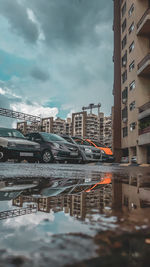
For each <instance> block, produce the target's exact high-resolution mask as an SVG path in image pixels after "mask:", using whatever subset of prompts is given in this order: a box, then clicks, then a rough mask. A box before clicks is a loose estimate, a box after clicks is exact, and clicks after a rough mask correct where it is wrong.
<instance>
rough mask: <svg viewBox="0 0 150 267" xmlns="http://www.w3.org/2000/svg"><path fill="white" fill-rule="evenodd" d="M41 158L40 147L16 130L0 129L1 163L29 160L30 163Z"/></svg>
mask: <svg viewBox="0 0 150 267" xmlns="http://www.w3.org/2000/svg"><path fill="white" fill-rule="evenodd" d="M39 158H40V145H39V144H37V143H35V142H31V141H28V140H27V139H26V138H25V137H24V135H23V134H22V133H20V132H19V131H17V130H15V129H9V128H1V127H0V162H4V161H7V160H8V159H18V160H19V161H21V160H23V159H27V161H29V162H33V161H34V160H38V159H39Z"/></svg>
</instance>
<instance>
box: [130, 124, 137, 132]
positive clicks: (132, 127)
mask: <svg viewBox="0 0 150 267" xmlns="http://www.w3.org/2000/svg"><path fill="white" fill-rule="evenodd" d="M135 127H136V122H132V123H130V131H131V132H132V131H133V130H134V129H135Z"/></svg>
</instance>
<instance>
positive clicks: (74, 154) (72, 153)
mask: <svg viewBox="0 0 150 267" xmlns="http://www.w3.org/2000/svg"><path fill="white" fill-rule="evenodd" d="M70 155H71V156H78V153H77V152H71V153H70Z"/></svg>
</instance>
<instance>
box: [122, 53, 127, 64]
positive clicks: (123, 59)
mask: <svg viewBox="0 0 150 267" xmlns="http://www.w3.org/2000/svg"><path fill="white" fill-rule="evenodd" d="M126 64H127V51H126V52H125V54H124V56H123V57H122V67H125V66H126Z"/></svg>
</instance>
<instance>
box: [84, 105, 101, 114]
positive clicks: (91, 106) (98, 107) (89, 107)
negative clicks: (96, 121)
mask: <svg viewBox="0 0 150 267" xmlns="http://www.w3.org/2000/svg"><path fill="white" fill-rule="evenodd" d="M100 107H101V103H98V104H97V105H95V104H93V103H92V104H89V105H88V107H82V110H83V111H84V110H87V109H90V114H92V110H93V108H97V109H98V114H99V113H100Z"/></svg>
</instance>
